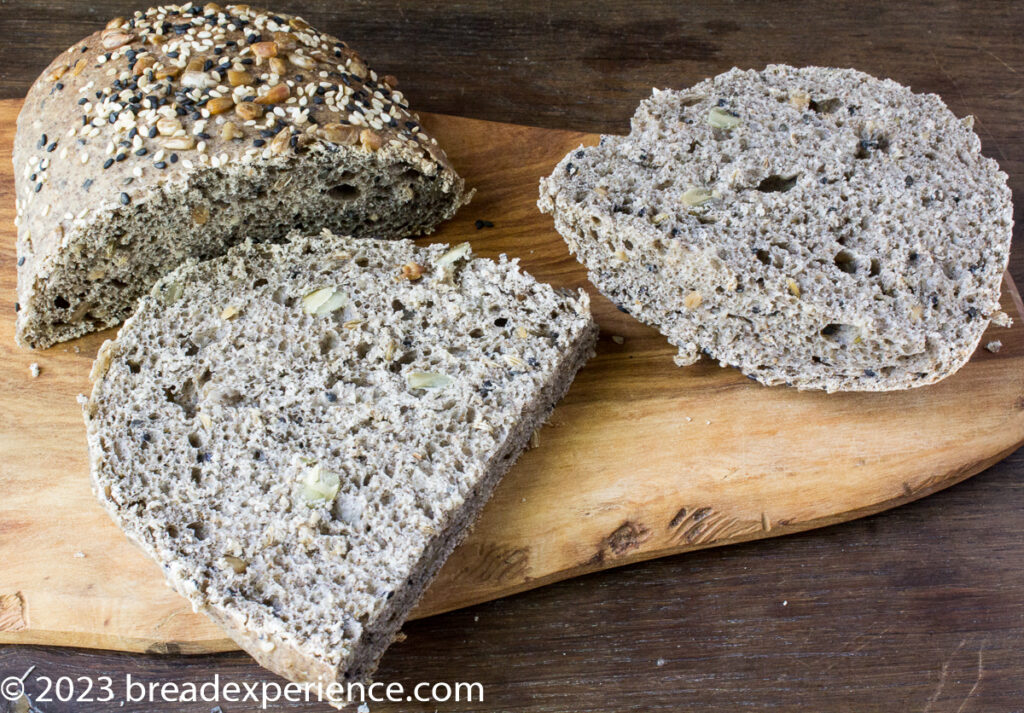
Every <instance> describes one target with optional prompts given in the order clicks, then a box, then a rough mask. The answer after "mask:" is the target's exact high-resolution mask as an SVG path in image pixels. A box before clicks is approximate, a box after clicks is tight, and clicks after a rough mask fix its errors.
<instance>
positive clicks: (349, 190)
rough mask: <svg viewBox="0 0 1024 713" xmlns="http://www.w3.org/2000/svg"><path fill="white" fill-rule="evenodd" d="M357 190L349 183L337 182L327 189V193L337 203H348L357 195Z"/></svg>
mask: <svg viewBox="0 0 1024 713" xmlns="http://www.w3.org/2000/svg"><path fill="white" fill-rule="evenodd" d="M359 192H360V191H359V188H357V187H356V186H353V185H352V184H351V183H339V184H338V185H336V186H334V187H333V188H330V189H328V190H327V195H328V197H329V198H331V199H333V200H336V201H338V202H339V203H349V202H351V201H354V200H356V199H357V198H358V197H359Z"/></svg>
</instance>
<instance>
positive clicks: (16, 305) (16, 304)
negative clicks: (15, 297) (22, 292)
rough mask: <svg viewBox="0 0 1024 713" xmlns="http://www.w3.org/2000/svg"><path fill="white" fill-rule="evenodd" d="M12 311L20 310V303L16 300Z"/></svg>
mask: <svg viewBox="0 0 1024 713" xmlns="http://www.w3.org/2000/svg"><path fill="white" fill-rule="evenodd" d="M14 311H15V312H20V311H21V305H20V304H19V303H17V302H15V303H14Z"/></svg>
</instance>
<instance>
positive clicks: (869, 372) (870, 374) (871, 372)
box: [864, 369, 877, 376]
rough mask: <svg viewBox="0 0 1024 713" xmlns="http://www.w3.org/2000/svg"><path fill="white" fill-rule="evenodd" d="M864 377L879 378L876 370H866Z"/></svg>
mask: <svg viewBox="0 0 1024 713" xmlns="http://www.w3.org/2000/svg"><path fill="white" fill-rule="evenodd" d="M864 376H877V374H875V370H874V369H865V370H864Z"/></svg>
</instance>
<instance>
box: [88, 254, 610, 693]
mask: <svg viewBox="0 0 1024 713" xmlns="http://www.w3.org/2000/svg"><path fill="white" fill-rule="evenodd" d="M595 339H596V325H595V324H594V322H593V321H592V319H591V317H590V312H589V303H588V300H587V297H586V295H585V294H584V293H582V292H579V293H575V292H562V291H556V290H555V289H553V288H552V287H550V286H548V285H545V284H542V283H538V282H537V281H535V280H534V279H533V278H532V277H530V276H529V275H528V274H526V273H524V272H522V271H521V270H520V269H519V267H518V264H517V263H516V261H510V260H507V259H506V258H505V257H504V256H502V258H501V259H500V260H498V261H496V262H495V261H491V260H486V259H472V258H471V256H470V254H469V245H468V244H463V245H462V246H459V247H456V248H452V249H449V248H448V247H447V246H444V245H434V246H430V247H422V248H420V247H415V246H414V245H412V244H411V243H410V242H408V241H378V240H370V239H364V240H360V239H351V238H337V237H334V236H330V235H323V236H318V237H317V238H300V237H294V238H292V242H291V243H290V244H286V245H280V244H277V245H271V244H259V245H257V244H250V243H243V244H241V245H239V246H236V247H235V248H233V249H232V250H230V251H229V252H228V253H227V255H225V256H223V257H220V258H216V259H214V260H210V261H207V262H202V263H199V264H190V265H186V266H183V267H182V268H180V269H178V270H176V271H174V272H172V273H171V274H169V275H167V276H165V277H164V278H163V279H161V280H160V281H158V282H157V283H156V285H155V286H154V287H153V289H152V291H151V293H150V294H149V295H147V296H145V297H143V298H142V299H141V300H140V302H139V307H138V310H137V312H136V313H135V314H133V316H132V317H131V318H129V319H128V321H126V322H125V324H124V326H123V327H122V329H121V331H120V334H119V336H118V338H117V339H116V340H115V341H108V342H106V343H105V344H104V346H103V347H102V348H101V350H100V353H99V355H98V357H97V360H96V364H95V366H94V371H93V379H94V382H95V383H94V386H93V390H92V394H91V396H90V397H89V399H88V400H87V401H86V402H85V404H84V413H85V420H86V425H87V431H88V441H89V452H90V458H91V469H92V478H93V484H94V489H95V492H96V494H97V497H98V498H99V499H100V501H101V502H102V504H103V505H104V506H105V508H106V509H107V511H108V512H109V513H110V515H111V516H112V517H113V519H114V520H115V521H116V522H117V524H118V525H120V527H121V528H122V529H123V530H124V531H125V532H126V533H127V535H128V536H129V537H130V538H131V539H132V540H134V541H135V542H136V543H138V544H139V545H141V546H142V548H143V549H144V550H145V551H146V552H147V553H148V554H149V555H150V556H151V557H152V558H153V559H155V560H156V561H157V562H158V563H159V564H160V566H161V568H162V569H163V571H164V573H165V575H166V576H167V578H168V580H169V582H170V583H171V584H172V585H173V586H174V588H175V589H176V590H177V591H178V592H180V593H181V594H182V595H184V596H185V597H187V598H188V599H189V600H191V602H192V604H193V605H194V606H195V607H196V608H197V609H198V610H201V611H204V612H206V613H207V614H209V615H210V616H211V617H212V618H213V619H214V620H215V621H217V622H218V623H219V624H221V625H222V626H223V627H224V628H225V630H226V631H227V633H228V634H229V635H230V636H231V637H232V638H233V639H234V640H235V641H237V642H238V644H239V645H240V646H242V647H243V648H244V649H246V650H247V651H248V652H249V653H250V654H252V655H253V657H255V658H256V660H257V661H259V662H260V663H261V664H263V665H264V666H266V667H267V668H269V669H271V670H273V671H275V672H277V673H279V674H281V675H282V676H285V677H287V678H289V679H291V680H293V681H310V682H320V683H324V684H329V683H330V682H334V681H338V682H343V681H361V680H364V679H366V678H367V677H368V676H369V674H370V673H371V672H372V671H373V669H374V668H375V667H376V664H377V661H378V659H379V658H380V656H381V654H382V653H383V651H384V649H385V647H386V646H387V645H388V644H389V643H390V642H391V641H392V639H393V637H394V636H395V633H396V631H397V629H398V627H399V626H400V625H401V623H402V621H403V620H404V619H405V617H406V615H407V614H408V612H409V610H410V609H411V608H412V606H413V605H414V604H415V603H416V601H417V599H418V598H419V597H420V594H421V593H422V592H423V590H424V588H425V587H426V585H427V583H428V582H429V581H430V579H431V578H432V577H433V576H434V574H435V573H436V572H437V570H438V569H439V567H440V565H441V563H442V562H443V561H444V560H445V558H446V557H447V556H448V554H449V553H450V552H451V550H452V549H453V548H454V547H455V545H456V544H457V543H458V541H459V540H460V538H461V537H462V535H463V534H464V533H465V532H466V529H467V526H468V525H469V524H470V523H471V522H472V521H473V519H474V518H475V516H476V514H477V513H478V512H479V510H480V508H481V507H482V505H483V504H484V502H485V501H486V500H487V498H488V496H489V495H490V493H491V491H492V489H493V488H494V486H495V485H496V483H497V482H498V480H499V478H500V477H501V475H502V474H503V473H504V472H505V471H506V470H507V469H508V468H509V466H510V465H511V464H512V463H513V462H514V461H515V459H516V457H517V456H518V454H519V453H520V452H521V451H522V450H523V448H524V447H525V445H526V444H527V443H528V442H529V439H530V436H531V435H532V433H533V431H534V430H535V429H537V428H538V427H539V426H540V425H541V424H542V422H543V421H544V420H545V419H546V417H547V416H548V414H549V413H550V411H551V409H552V408H553V407H554V404H555V403H556V402H557V401H558V400H559V399H560V398H561V397H562V396H563V394H564V393H565V392H566V390H567V389H568V387H569V384H570V383H571V381H572V379H573V377H574V375H575V374H576V371H577V370H578V369H579V368H580V367H581V366H582V365H583V363H584V362H585V361H586V360H587V359H588V358H589V357H590V356H591V355H592V354H593V350H594V342H595Z"/></svg>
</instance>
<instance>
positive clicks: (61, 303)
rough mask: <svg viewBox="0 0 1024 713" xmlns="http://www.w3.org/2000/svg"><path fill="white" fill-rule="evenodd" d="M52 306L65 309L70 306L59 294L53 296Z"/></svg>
mask: <svg viewBox="0 0 1024 713" xmlns="http://www.w3.org/2000/svg"><path fill="white" fill-rule="evenodd" d="M53 306H54V307H56V308H57V309H67V308H68V307H70V306H71V303H70V302H68V301H67V300H66V299H64V298H63V297H62V296H61V295H57V296H56V297H54V298H53Z"/></svg>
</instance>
